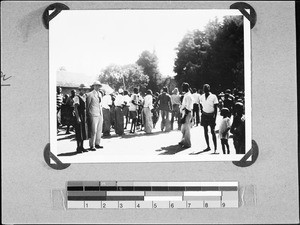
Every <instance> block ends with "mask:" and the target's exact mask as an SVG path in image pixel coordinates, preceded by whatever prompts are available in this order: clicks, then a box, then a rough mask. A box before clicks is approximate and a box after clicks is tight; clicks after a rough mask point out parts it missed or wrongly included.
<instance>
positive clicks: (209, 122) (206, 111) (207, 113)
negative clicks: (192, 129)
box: [200, 84, 219, 154]
mask: <svg viewBox="0 0 300 225" xmlns="http://www.w3.org/2000/svg"><path fill="white" fill-rule="evenodd" d="M203 91H204V94H203V95H201V97H200V111H201V113H202V114H201V126H203V127H204V136H205V141H206V144H207V148H206V149H204V151H210V150H211V149H210V146H209V137H208V126H210V131H211V135H212V138H213V142H214V146H215V151H214V153H215V154H216V151H217V138H216V134H215V126H216V118H217V109H218V104H219V101H218V98H217V96H216V95H214V94H212V93H211V92H210V86H209V85H208V84H204V86H203Z"/></svg>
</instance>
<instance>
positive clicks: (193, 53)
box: [174, 16, 244, 92]
mask: <svg viewBox="0 0 300 225" xmlns="http://www.w3.org/2000/svg"><path fill="white" fill-rule="evenodd" d="M243 46H244V38H243V17H242V16H228V17H225V18H224V20H223V22H222V23H221V22H219V21H218V20H217V18H216V19H215V20H212V21H210V22H209V23H208V24H207V26H206V27H205V29H204V31H200V30H195V31H193V32H189V33H187V34H186V35H185V36H184V38H183V39H182V41H181V42H180V43H179V45H178V47H177V58H176V59H175V64H174V72H175V73H176V74H177V75H176V76H175V79H176V81H177V82H178V84H179V85H181V84H182V83H183V82H188V83H190V84H191V85H192V86H193V87H195V88H198V89H201V88H202V86H203V84H205V83H208V84H210V86H211V89H212V91H213V92H220V91H224V90H225V89H227V88H230V89H232V88H235V87H237V88H239V89H244V54H243V52H244V47H243Z"/></svg>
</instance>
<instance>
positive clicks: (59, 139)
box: [57, 134, 75, 141]
mask: <svg viewBox="0 0 300 225" xmlns="http://www.w3.org/2000/svg"><path fill="white" fill-rule="evenodd" d="M67 139H74V140H75V134H70V135H67V136H65V137H63V138H57V141H62V140H67ZM71 141H73V140H71Z"/></svg>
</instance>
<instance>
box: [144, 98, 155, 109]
mask: <svg viewBox="0 0 300 225" xmlns="http://www.w3.org/2000/svg"><path fill="white" fill-rule="evenodd" d="M144 107H145V108H150V109H153V98H152V95H146V96H145V98H144Z"/></svg>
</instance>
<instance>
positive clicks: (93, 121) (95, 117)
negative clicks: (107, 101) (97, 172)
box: [86, 81, 103, 151]
mask: <svg viewBox="0 0 300 225" xmlns="http://www.w3.org/2000/svg"><path fill="white" fill-rule="evenodd" d="M93 87H94V90H93V91H91V92H89V93H88V94H87V97H86V109H87V116H88V121H89V137H90V139H89V144H90V150H91V151H96V148H103V146H101V145H100V142H101V135H102V126H103V112H102V105H101V104H102V103H101V101H102V95H101V93H100V91H99V90H100V87H101V83H100V82H99V81H95V82H94V83H93Z"/></svg>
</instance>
